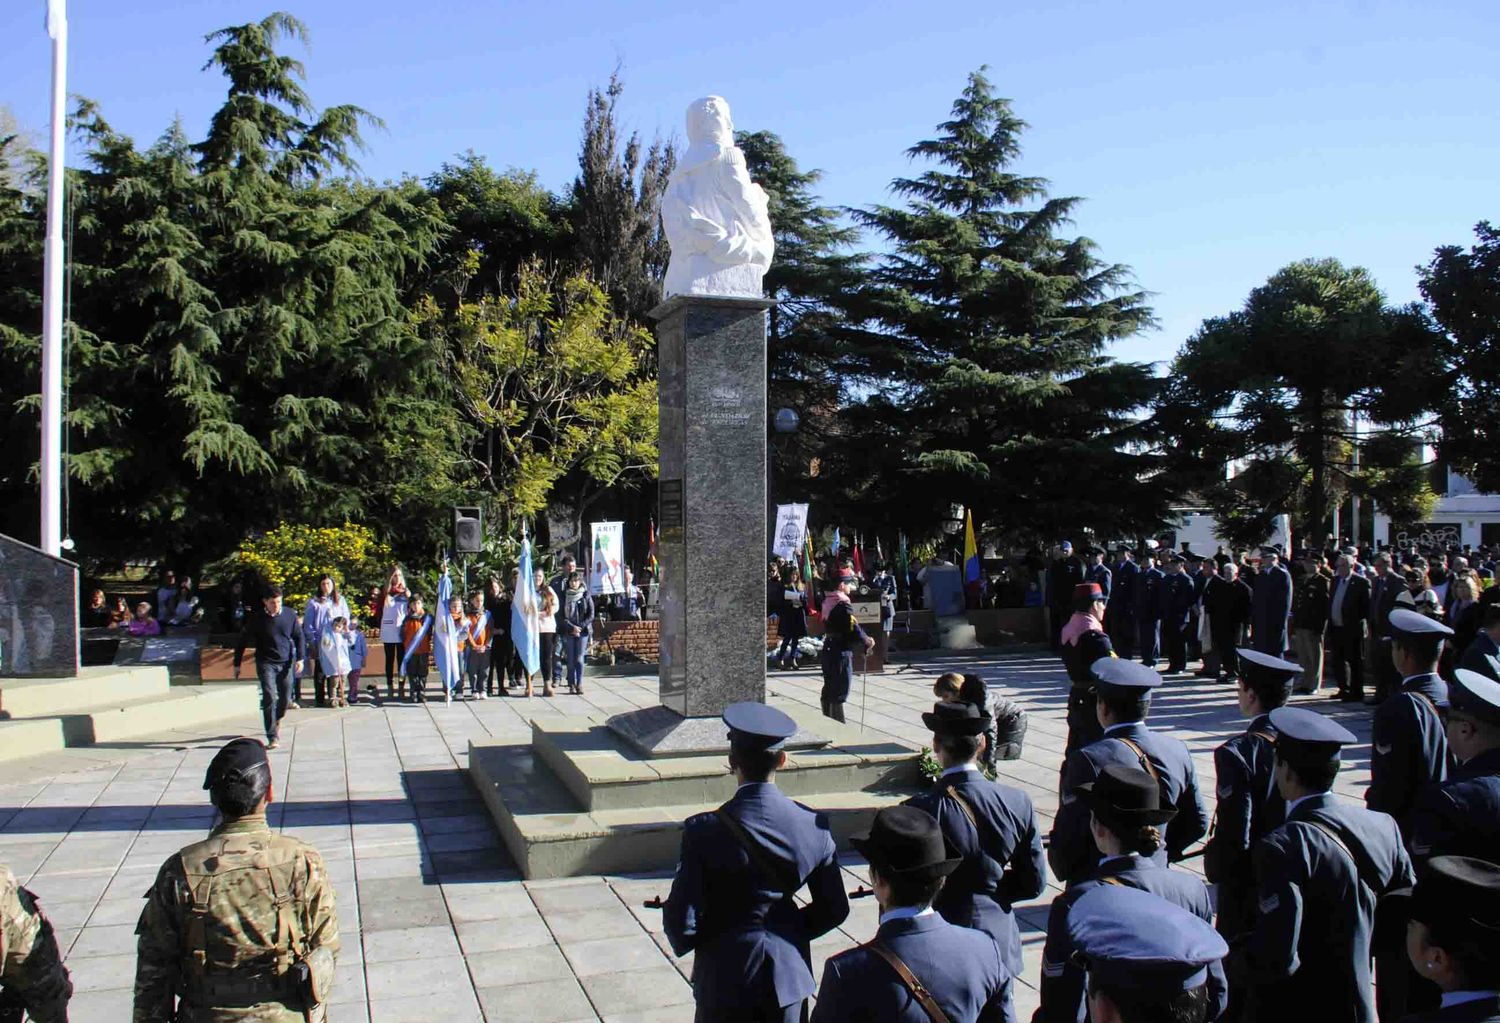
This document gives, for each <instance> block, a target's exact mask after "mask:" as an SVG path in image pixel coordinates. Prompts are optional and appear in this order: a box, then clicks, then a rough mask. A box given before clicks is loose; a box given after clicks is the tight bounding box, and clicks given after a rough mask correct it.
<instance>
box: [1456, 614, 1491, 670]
mask: <svg viewBox="0 0 1500 1023" xmlns="http://www.w3.org/2000/svg"><path fill="white" fill-rule="evenodd" d="M1458 666H1459V667H1460V668H1467V669H1468V670H1469V671H1477V672H1479V674H1481V675H1488V676H1489V677H1490V678H1492V679H1494V680H1495V681H1496V682H1500V604H1485V605H1483V606H1482V607H1481V608H1480V612H1479V632H1477V633H1476V634H1475V635H1474V639H1473V641H1472V642H1470V643H1469V646H1468V649H1466V650H1464V652H1463V654H1462V655H1461V656H1460V657H1459V659H1458Z"/></svg>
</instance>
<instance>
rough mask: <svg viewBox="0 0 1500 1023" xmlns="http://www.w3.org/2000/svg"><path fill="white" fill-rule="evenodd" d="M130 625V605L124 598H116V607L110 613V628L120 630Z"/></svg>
mask: <svg viewBox="0 0 1500 1023" xmlns="http://www.w3.org/2000/svg"><path fill="white" fill-rule="evenodd" d="M129 624H130V605H129V604H128V603H126V602H125V598H124V597H116V598H115V606H114V607H113V608H112V609H111V610H110V612H109V627H110V628H111V629H120V628H124V627H125V626H126V625H129Z"/></svg>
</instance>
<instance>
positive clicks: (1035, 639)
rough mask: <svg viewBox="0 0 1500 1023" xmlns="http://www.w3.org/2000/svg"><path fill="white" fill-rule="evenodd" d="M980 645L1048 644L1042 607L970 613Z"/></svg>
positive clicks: (997, 609) (995, 609)
mask: <svg viewBox="0 0 1500 1023" xmlns="http://www.w3.org/2000/svg"><path fill="white" fill-rule="evenodd" d="M967 616H968V619H969V624H970V625H972V626H974V631H975V632H976V633H977V634H978V638H979V642H980V643H981V644H982V645H984V646H1008V645H1010V644H1012V643H1044V642H1046V640H1047V623H1046V619H1045V618H1043V616H1042V609H1041V608H1039V607H996V608H985V609H983V610H979V611H970V612H968V613H967Z"/></svg>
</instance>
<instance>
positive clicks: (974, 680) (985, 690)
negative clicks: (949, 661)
mask: <svg viewBox="0 0 1500 1023" xmlns="http://www.w3.org/2000/svg"><path fill="white" fill-rule="evenodd" d="M932 695H933V696H935V697H937V698H938V699H939V700H950V701H956V702H959V703H972V704H974V705H975V706H976V707H978V708H979V710H980V712H981V713H985V714H988V715H990V724H989V727H987V728H986V729H985V731H984V737H985V750H984V752H983V753H982V754H980V763H981V764H982V765H983V766H984V768H985V769H986V770H987V771H989V772H991V773H993V772H994V771H995V761H996V760H1016V759H1019V758H1020V756H1021V743H1022V740H1023V739H1024V738H1025V736H1026V711H1025V710H1024V709H1023V708H1022V707H1021V705H1020V704H1018V703H1016V702H1015V701H1013V700H1008V699H1006V698H1005V697H1004V696H1001V695H1000V694H999V693H995V694H993V695H991V693H990V692H989V687H988V686H987V685H985V681H984V679H982V678H980V677H979V676H978V675H960V674H959V673H958V672H956V671H948V672H944V673H943V674H942V675H939V676H938V680H937V682H936V684H934V685H933V687H932Z"/></svg>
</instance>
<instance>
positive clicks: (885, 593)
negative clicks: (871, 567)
mask: <svg viewBox="0 0 1500 1023" xmlns="http://www.w3.org/2000/svg"><path fill="white" fill-rule="evenodd" d="M787 567H788V568H790V567H791V566H787ZM871 585H872V586H874V588H875V592H877V593H879V594H880V628H881V629H882V630H883V631H884V632H885V634H886V635H887V636H889V635H890V634H891V629H892V628H893V627H894V626H895V624H896V593H897V590H896V577H895V576H893V575H891V570H890V569H889V568H888V567H887V566H886V564H885V562H883V561H882V562H881V563H880V565H879V566H878V567H877V568H876V570H875V579H874V582H873V583H872V584H871Z"/></svg>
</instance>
